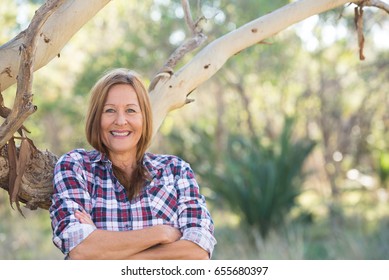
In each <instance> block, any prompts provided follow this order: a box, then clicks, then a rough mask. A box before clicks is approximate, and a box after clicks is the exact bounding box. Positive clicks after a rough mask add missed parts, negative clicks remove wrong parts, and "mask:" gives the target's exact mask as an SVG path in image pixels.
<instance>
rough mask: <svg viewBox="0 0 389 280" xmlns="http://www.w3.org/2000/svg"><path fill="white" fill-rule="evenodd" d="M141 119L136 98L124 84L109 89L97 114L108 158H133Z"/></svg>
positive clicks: (139, 135) (140, 129) (139, 133)
mask: <svg viewBox="0 0 389 280" xmlns="http://www.w3.org/2000/svg"><path fill="white" fill-rule="evenodd" d="M142 126H143V118H142V112H141V108H140V106H139V102H138V97H137V95H136V92H135V90H134V88H133V87H132V86H131V85H128V84H118V85H114V86H112V87H111V89H110V90H109V91H108V95H107V99H106V100H105V104H104V108H103V113H102V115H101V132H102V133H101V135H102V141H103V143H104V145H105V146H106V147H107V149H108V151H109V156H110V157H111V159H112V158H115V157H120V158H121V159H123V158H126V159H129V158H133V159H135V158H136V147H137V144H138V142H139V139H140V137H141V135H142Z"/></svg>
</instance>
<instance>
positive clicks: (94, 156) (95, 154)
mask: <svg viewBox="0 0 389 280" xmlns="http://www.w3.org/2000/svg"><path fill="white" fill-rule="evenodd" d="M90 161H91V162H94V163H97V162H99V161H101V162H104V163H106V162H111V161H110V160H109V158H108V156H107V155H106V154H105V153H102V152H99V151H97V150H93V151H91V154H90Z"/></svg>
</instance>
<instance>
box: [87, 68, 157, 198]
mask: <svg viewBox="0 0 389 280" xmlns="http://www.w3.org/2000/svg"><path fill="white" fill-rule="evenodd" d="M118 84H128V85H130V86H132V87H133V88H134V90H135V93H136V95H137V98H138V102H139V106H140V109H141V112H142V118H143V128H142V134H141V137H140V139H139V142H138V144H137V154H136V162H137V168H136V169H135V170H134V172H133V174H132V176H131V178H130V179H128V176H127V175H126V174H125V172H124V171H123V170H122V169H120V168H119V167H117V166H114V174H115V176H116V177H117V179H118V180H119V181H120V183H121V184H122V185H123V186H124V187H125V188H126V190H127V194H128V197H129V199H132V198H133V197H134V196H135V195H137V194H138V193H139V191H140V190H141V189H142V188H143V184H144V181H145V179H148V172H147V170H146V168H145V167H144V166H143V164H142V160H143V156H144V154H145V152H146V150H147V148H148V147H149V145H150V143H151V138H152V132H153V128H152V124H153V120H152V111H151V105H150V100H149V94H148V92H147V90H146V87H145V86H144V84H143V82H142V81H141V79H140V76H139V74H138V73H136V72H135V71H132V70H129V69H125V68H117V69H113V70H110V71H108V72H107V73H105V74H104V75H103V76H102V77H101V78H100V79H99V80H98V81H97V82H96V84H95V85H94V86H93V88H92V89H91V91H90V100H89V109H88V111H87V115H86V124H85V133H86V138H87V140H88V142H89V144H90V145H91V146H92V147H93V148H95V149H96V150H98V151H100V152H102V153H105V154H107V155H108V149H107V147H106V146H105V145H104V143H103V142H102V137H101V115H102V113H103V108H104V103H105V100H106V99H107V96H108V92H109V90H110V89H111V88H112V87H113V86H114V85H118Z"/></svg>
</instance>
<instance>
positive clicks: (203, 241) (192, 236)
mask: <svg viewBox="0 0 389 280" xmlns="http://www.w3.org/2000/svg"><path fill="white" fill-rule="evenodd" d="M181 239H183V240H189V241H192V242H194V243H196V244H197V245H199V246H200V247H201V248H203V249H204V250H206V251H207V252H208V253H209V258H211V257H212V253H213V249H214V247H215V245H216V243H217V242H216V239H215V238H214V237H213V235H212V234H211V233H210V232H209V231H208V230H206V229H204V228H201V227H191V228H187V229H186V230H185V231H184V233H183V235H182V237H181Z"/></svg>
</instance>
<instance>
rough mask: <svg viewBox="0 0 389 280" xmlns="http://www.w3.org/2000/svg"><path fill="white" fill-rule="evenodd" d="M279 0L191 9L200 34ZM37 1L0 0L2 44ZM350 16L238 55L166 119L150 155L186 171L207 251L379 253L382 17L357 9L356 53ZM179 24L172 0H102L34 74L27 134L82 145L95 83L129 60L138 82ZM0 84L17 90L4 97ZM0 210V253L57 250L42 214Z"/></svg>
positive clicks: (387, 130)
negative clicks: (210, 243)
mask: <svg viewBox="0 0 389 280" xmlns="http://www.w3.org/2000/svg"><path fill="white" fill-rule="evenodd" d="M288 2H289V1H285V0H274V1H265V0H244V1H240V0H239V1H237V0H231V1H221V0H214V1H211V0H209V1H207V0H203V1H201V3H202V5H201V7H199V8H197V9H194V10H193V13H194V14H195V15H196V16H201V15H203V16H204V17H205V18H206V21H205V22H204V25H203V28H204V31H205V34H206V35H207V36H208V40H207V42H210V41H212V40H213V39H215V38H218V37H220V36H222V35H223V34H225V33H227V32H229V31H231V30H233V29H235V28H236V27H239V26H241V25H242V24H244V23H246V22H248V21H250V20H252V19H255V18H258V17H259V16H260V15H264V14H266V13H269V12H271V11H273V10H275V9H277V8H279V7H281V6H283V5H285V4H287V3H288ZM42 3H43V1H42V0H35V1H28V0H17V1H15V0H2V1H1V2H0V26H1V29H0V45H2V44H4V43H5V42H7V41H9V40H10V39H11V38H13V37H14V36H16V35H17V34H18V33H19V32H20V31H21V30H23V29H25V28H26V27H27V25H28V23H29V22H30V20H31V18H32V15H33V13H34V11H35V10H36V9H37V8H38V7H39V6H40V5H41V4H42ZM353 13H354V11H353V8H351V7H346V8H345V9H343V8H342V9H336V10H333V11H330V12H327V13H324V14H321V15H320V16H313V17H311V18H309V19H307V20H305V21H303V22H301V23H299V24H296V25H294V26H292V27H290V28H288V29H287V30H285V31H283V32H281V33H279V34H277V35H276V36H274V37H272V38H271V39H269V40H267V41H266V42H265V43H263V44H258V45H256V46H254V47H251V48H249V49H247V50H245V51H242V52H241V53H239V54H237V55H236V56H235V57H233V58H232V59H230V60H229V61H228V62H227V64H226V65H225V66H224V67H223V68H222V69H221V70H220V71H219V72H218V73H217V74H216V75H215V76H214V77H213V78H212V79H211V80H209V81H207V82H206V83H204V84H203V85H202V86H201V87H199V88H198V89H196V91H195V93H193V94H192V95H193V97H194V98H195V100H196V101H195V102H194V103H191V104H189V105H186V106H185V107H184V108H182V109H179V110H177V111H174V112H171V113H170V114H169V115H168V116H167V118H166V119H165V121H164V123H163V125H162V127H161V129H160V131H159V132H158V134H157V136H156V137H155V139H154V142H153V144H152V147H151V149H150V150H151V151H152V152H157V153H168V154H176V155H178V156H180V157H182V158H183V159H185V160H186V161H188V162H189V163H190V164H191V166H192V168H193V169H194V171H195V172H196V174H197V179H198V181H199V184H200V188H201V191H202V193H203V194H204V195H205V196H206V198H207V204H208V207H209V209H210V212H211V214H212V216H213V219H214V222H215V229H216V231H215V235H216V238H217V240H218V244H217V246H216V249H215V253H214V256H213V258H214V259H388V258H389V244H388V242H387V240H388V239H389V204H388V200H389V193H388V191H389V143H388V139H389V112H388V110H387V108H388V107H389V91H388V88H389V79H388V78H389V18H388V16H387V14H386V13H385V12H383V11H381V10H377V9H368V8H366V9H365V17H364V21H365V22H364V36H365V49H364V54H365V57H366V58H365V60H360V59H359V54H358V40H357V34H356V31H355V27H354V16H353ZM186 33H187V30H186V27H185V22H184V19H183V12H182V8H181V4H180V1H176V0H175V1H173V0H144V1H128V0H117V1H112V3H110V4H109V5H108V6H107V7H106V8H104V9H103V10H102V11H101V12H100V13H99V14H97V15H96V16H95V17H94V18H93V19H92V20H91V21H90V22H89V23H87V25H86V26H84V27H83V28H82V29H81V30H80V31H79V32H78V33H77V34H76V35H75V36H74V37H73V38H72V39H71V41H70V42H69V43H68V44H67V45H66V46H65V47H64V49H63V50H62V51H61V54H60V56H59V57H58V58H56V59H54V60H53V61H52V62H50V63H49V64H48V65H47V66H46V67H44V68H43V69H41V70H39V71H37V72H36V73H35V76H34V77H35V78H34V85H33V92H34V104H36V105H37V106H38V111H37V112H36V113H35V114H34V115H33V116H32V117H30V118H29V120H28V121H27V122H26V123H25V125H26V126H27V127H28V129H29V130H30V131H31V135H30V137H31V138H32V139H33V140H34V142H35V144H36V145H37V146H38V147H45V148H47V149H48V150H50V151H52V152H54V153H56V154H57V155H61V154H63V153H65V152H67V151H69V150H71V149H73V148H76V147H84V148H87V149H89V148H90V147H89V146H88V144H87V143H86V141H85V137H84V115H85V111H86V104H87V99H88V92H89V89H90V87H91V86H92V85H93V83H94V82H95V81H96V79H97V78H98V77H99V76H100V75H101V74H102V73H103V72H104V71H106V70H107V69H109V68H113V67H128V68H132V69H135V70H137V71H138V72H139V73H141V74H142V76H143V77H144V78H145V81H146V83H149V82H150V81H149V80H148V78H149V77H152V76H153V75H155V73H156V72H157V71H158V69H159V68H160V67H161V66H162V65H163V63H164V62H165V60H166V59H167V58H168V57H169V55H170V54H171V53H172V52H173V51H174V49H175V48H176V47H177V46H178V45H179V44H180V43H181V42H182V41H183V40H184V39H185V38H186V36H187V34H186ZM190 58H191V55H188V56H187V57H186V60H188V59H190ZM193 75H196V73H193ZM7 91H12V92H15V86H13V87H11V88H9V89H7V90H6V91H5V94H4V97H5V98H6V104H10V103H11V102H12V100H11V96H13V95H12V94H7ZM7 98H8V99H7ZM0 205H1V207H0V221H1V222H0V259H62V258H63V256H62V254H61V253H60V252H59V250H58V249H57V248H55V247H54V245H53V243H52V241H51V238H52V235H51V226H50V218H49V213H48V211H46V210H34V211H31V210H28V209H23V212H24V214H25V216H26V218H23V217H22V216H21V215H20V214H19V213H18V212H17V211H14V210H12V208H11V207H10V206H9V204H8V197H7V193H6V192H4V191H3V192H0Z"/></svg>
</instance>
